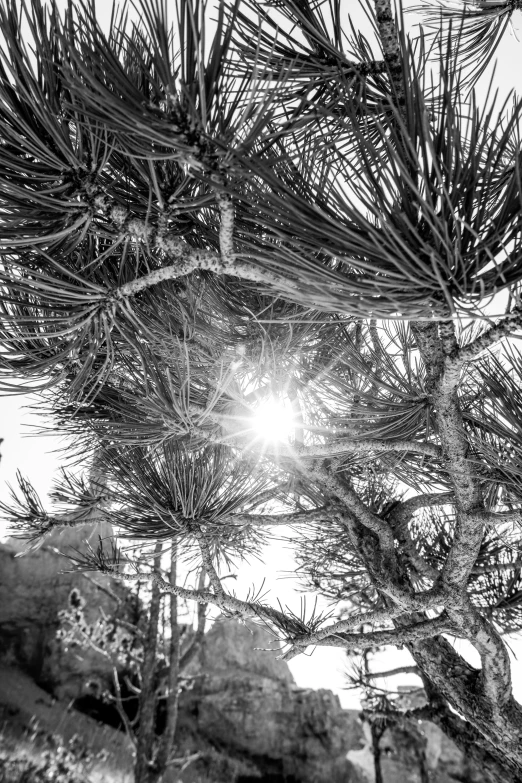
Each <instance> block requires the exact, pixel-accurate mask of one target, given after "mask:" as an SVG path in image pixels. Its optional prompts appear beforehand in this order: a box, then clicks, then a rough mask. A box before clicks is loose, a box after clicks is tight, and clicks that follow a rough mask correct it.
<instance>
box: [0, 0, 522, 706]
mask: <svg viewBox="0 0 522 783" xmlns="http://www.w3.org/2000/svg"><path fill="white" fill-rule="evenodd" d="M413 2H415V0H413ZM411 4H412V2H407V3H406V5H407V6H408V5H411ZM346 7H347V8H350V12H351V13H352V19H353V21H354V23H355V25H356V26H358V25H359V24H361V25H363V24H364V25H365V29H366V20H365V18H364V15H363V14H362V12H361V11H360V10H359V9H357V8H356V10H355V11H354V7H356V3H355V2H354V1H353V0H347V2H346ZM98 9H99V13H100V19H101V21H104V20H108V19H109V17H110V3H109V2H107V3H98ZM410 20H411V22H412V23H414V22H415V21H416V19H415V17H413V16H411V17H410ZM514 27H515V33H516V31H517V28H518V30H519V31H520V35H519V36H518V38H522V14H515V22H514ZM518 38H517V36H516V35H514V34H512V33H511V32H508V33H507V34H506V35H505V36H504V40H503V41H502V44H501V46H500V49H499V53H498V63H497V70H496V79H495V84H496V85H497V86H498V88H499V94H500V95H499V97H500V98H502V96H503V95H505V94H506V93H507V91H508V90H509V89H510V88H512V87H514V88H519V89H520V87H521V85H522V75H521V68H520V64H521V63H522V43H521V41H520V40H518ZM486 82H487V77H486V78H484V79H483V80H482V84H481V86H480V88H479V93H480V94H482V95H484V94H485V84H486ZM31 405H36V406H37V401H36V400H35V399H34V398H31V397H19V396H10V397H9V396H7V397H3V398H0V417H1V419H0V420H1V425H0V437H2V438H3V439H4V441H3V443H2V446H1V447H0V450H1V454H2V459H1V462H0V501H1V500H6V499H7V496H8V491H7V486H6V482H10V483H11V484H14V482H15V473H16V470H17V469H19V470H20V471H21V472H22V473H23V474H24V476H26V477H27V478H29V479H30V480H31V482H32V483H33V485H34V486H35V488H36V489H37V490H38V491H39V492H40V494H41V496H42V497H43V498H45V495H46V493H47V491H48V489H49V487H50V485H51V482H52V478H53V475H54V474H55V472H56V470H57V469H58V467H59V454H58V453H57V450H58V449H59V447H60V445H61V444H62V443H63V442H62V441H61V440H60V438H58V437H56V436H47V437H43V436H40V435H38V436H36V435H35V434H34V433H35V431H36V429H37V428H39V427H41V426H42V422H41V419H39V417H38V412H37V411H30V410H29V409H28V408H27V406H31ZM2 532H5V529H4V531H3V530H2V523H1V522H0V535H1V534H2ZM265 554H266V557H265V564H264V565H261V564H260V563H258V562H257V561H256V560H252V561H251V562H250V564H248V565H244V566H243V567H241V568H240V569H239V571H238V575H237V580H235V582H234V589H235V590H236V592H237V594H238V596H239V597H245V596H246V593H247V591H248V589H249V588H250V587H251V586H252V585H254V586H255V587H256V588H260V587H261V585H262V583H263V580H264V591H266V592H267V595H266V599H265V600H266V601H267V602H269V603H272V605H275V606H277V599H279V600H280V601H281V604H282V605H283V606H289V607H290V609H292V610H293V611H294V612H299V609H300V602H301V595H300V594H299V593H298V592H297V591H296V584H295V580H292V579H289V578H288V573H291V572H293V571H294V570H295V564H294V560H293V557H292V554H291V551H290V549H289V548H288V545H285V544H282V543H272V544H271V545H270V546H269V547H267V549H266V551H265ZM312 605H313V598H312V597H311V596H308V597H307V606H308V607H309V611H310V610H311V607H312ZM510 646H511V648H512V649H513V650H514V652H515V654H517V655H518V657H519V659H520V658H522V641H516V640H515V641H513V640H510ZM473 653H474V651H472V652H471V654H472V655H473ZM407 658H408V656H407V653H399V652H397V653H394V652H390V653H386V656H385V660H384V661H383V667H385V668H386V669H389V668H391V667H393V666H397V665H402V664H404V663H405V662H406V663H407V662H408V661H407ZM473 662H474V663H475V664H476V661H475V660H474V661H473ZM347 665H348V661H347V659H346V656H345V654H344V653H343V652H342V651H341V650H338V649H328V648H319V649H317V650H315V651H314V652H313V653H312V654H311V655H309V656H300V657H299V658H297V659H294V660H293V661H292V662H291V663H290V666H291V669H292V671H293V673H294V676H295V678H296V681H297V683H298V685H301V686H303V687H314V688H329V689H331V690H334V691H335V692H337V693H338V694H339V696H340V698H341V702H342V703H343V705H344V706H346V707H357V706H358V699H357V696H356V695H355V694H353V693H350V692H348V691H345V690H343V687H344V684H345V683H344V675H343V672H344V671H345V670H346V668H347ZM513 675H514V680H515V685H516V688H515V690H516V694H518V698H519V699H521V700H522V665H521V664H520V662H516V661H514V666H513ZM414 680H415V678H414V679H413V680H411V678H410V681H411V682H413V681H414ZM407 681H408V680H407V678H405V677H403V678H401V680H399V681H398V682H401V683H405V682H407ZM390 684H391V683H390ZM394 684H395V683H394Z"/></svg>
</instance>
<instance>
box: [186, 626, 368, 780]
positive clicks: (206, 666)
mask: <svg viewBox="0 0 522 783" xmlns="http://www.w3.org/2000/svg"><path fill="white" fill-rule="evenodd" d="M271 642H272V637H271V635H270V633H269V632H268V631H267V630H266V629H264V628H263V627H260V626H258V625H255V624H253V623H238V622H237V621H235V620H231V619H218V620H217V621H216V622H215V623H214V624H213V626H212V628H211V629H210V631H209V632H208V634H207V635H206V637H205V641H204V644H203V646H202V650H201V653H200V657H199V662H198V663H197V664H196V667H197V669H199V676H197V673H196V672H195V682H196V685H195V687H194V688H193V689H192V690H191V691H189V692H188V694H187V695H186V696H185V697H184V700H183V707H184V710H185V711H186V712H187V713H188V714H189V715H192V718H193V722H194V724H193V725H194V730H195V731H196V732H197V733H198V734H200V735H201V736H203V737H205V738H206V739H207V740H210V741H212V742H213V743H215V744H216V745H217V747H221V748H223V747H226V748H227V750H228V752H231V753H233V754H236V755H239V756H243V757H247V758H248V759H249V760H251V761H252V762H253V763H254V764H255V766H257V768H258V769H259V773H260V778H261V779H262V780H266V781H269V780H270V781H274V783H275V782H276V781H287V782H288V783H293V782H295V783H297V782H299V783H352V781H353V783H358V781H360V780H361V778H360V776H359V775H358V774H357V773H356V771H355V769H354V767H353V766H352V764H351V763H350V761H349V760H348V759H347V754H348V751H349V750H350V748H353V747H358V745H359V744H360V743H361V741H363V739H364V738H363V733H362V727H361V723H360V721H359V720H358V713H357V711H353V710H352V711H350V710H343V709H342V708H341V705H340V702H339V699H338V697H337V696H335V695H334V694H333V693H332V692H331V691H327V690H317V691H316V690H311V689H303V688H298V687H297V686H296V685H295V682H294V679H293V677H292V674H291V672H290V669H289V668H288V665H287V664H286V663H285V662H283V661H281V660H277V658H276V654H275V652H274V651H273V645H271Z"/></svg>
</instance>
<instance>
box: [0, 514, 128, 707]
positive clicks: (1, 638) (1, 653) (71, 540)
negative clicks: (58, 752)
mask: <svg viewBox="0 0 522 783" xmlns="http://www.w3.org/2000/svg"><path fill="white" fill-rule="evenodd" d="M71 533H72V531H71V532H70V531H67V530H66V531H64V535H63V534H62V536H61V537H60V539H58V540H56V541H50V542H49V544H48V545H46V546H44V547H42V548H41V549H38V550H36V551H29V552H27V553H26V554H24V555H23V556H22V557H20V556H19V554H20V552H21V551H23V547H22V545H21V542H19V541H16V540H13V539H11V540H9V541H8V542H7V543H6V544H2V545H1V546H0V660H2V661H3V662H4V663H7V664H16V665H17V666H19V667H21V668H22V669H23V670H24V671H26V672H28V673H29V674H30V675H31V676H32V678H33V679H34V681H35V682H36V683H38V684H39V685H41V686H43V687H44V688H46V689H48V690H50V691H52V693H53V694H54V695H55V696H57V697H59V698H64V699H69V700H72V699H77V698H80V697H81V696H83V695H85V694H86V691H88V689H89V683H91V682H97V683H103V685H107V684H109V683H110V682H111V681H112V670H111V667H110V664H109V662H108V661H106V660H105V659H104V658H103V657H102V656H100V655H98V654H97V653H96V652H94V651H89V650H84V649H82V650H81V654H80V651H79V650H77V649H69V650H67V651H66V650H65V649H64V646H63V645H62V644H61V643H60V642H59V641H58V639H57V631H58V629H59V627H60V619H59V615H60V612H62V611H63V610H66V609H70V608H71V601H72V600H74V597H75V595H77V596H81V603H82V604H83V610H82V611H83V612H84V614H85V619H86V621H87V622H88V623H95V622H96V621H97V620H98V619H99V617H100V612H105V613H106V614H107V615H109V616H114V614H115V612H118V614H119V616H120V617H122V618H126V619H128V620H129V621H130V622H136V620H137V617H136V602H135V600H134V598H133V597H132V596H131V595H130V594H129V592H128V591H127V590H126V589H125V587H124V586H123V585H121V584H120V583H118V582H116V581H115V580H112V579H110V578H108V577H106V576H104V575H103V574H92V575H91V574H81V573H70V572H69V573H67V572H66V569H68V568H70V563H69V561H68V560H67V559H66V558H65V557H63V555H61V554H60V553H59V551H58V549H57V548H56V544H59V545H60V548H61V549H64V550H65V548H66V547H67V546H77V547H80V546H81V545H82V543H83V538H85V536H86V534H87V533H92V525H91V526H89V529H88V530H87V533H86V532H84V533H83V536H82V531H81V528H80V529H75V531H74V536H72V535H71ZM67 534H69V535H67ZM53 543H54V544H55V546H53ZM73 591H74V592H73Z"/></svg>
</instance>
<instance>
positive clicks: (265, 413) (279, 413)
mask: <svg viewBox="0 0 522 783" xmlns="http://www.w3.org/2000/svg"><path fill="white" fill-rule="evenodd" d="M294 428H295V420H294V412H293V410H292V406H291V405H290V404H289V403H286V402H284V401H283V400H278V399H275V398H273V397H272V398H270V399H269V400H266V401H265V402H263V403H262V404H261V405H260V406H259V407H258V408H257V409H256V410H255V412H254V417H253V429H254V431H255V432H256V435H257V436H258V437H259V438H262V439H263V440H264V441H267V442H268V441H271V442H274V441H285V440H288V438H289V437H290V435H291V434H292V431H293V430H294Z"/></svg>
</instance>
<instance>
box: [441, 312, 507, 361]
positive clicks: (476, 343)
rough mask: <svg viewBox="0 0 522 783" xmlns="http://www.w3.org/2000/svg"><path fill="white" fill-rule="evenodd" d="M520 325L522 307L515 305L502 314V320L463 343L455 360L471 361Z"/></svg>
mask: <svg viewBox="0 0 522 783" xmlns="http://www.w3.org/2000/svg"><path fill="white" fill-rule="evenodd" d="M521 327H522V309H521V308H520V307H516V308H515V309H514V310H512V311H511V312H510V313H508V314H507V315H505V316H504V318H503V320H502V321H501V322H500V323H498V324H495V326H492V327H491V328H490V329H488V330H487V332H485V333H484V334H483V335H481V336H480V337H477V339H476V340H473V342H471V343H468V345H464V346H463V347H462V348H461V349H460V350H459V352H458V354H457V357H456V360H457V361H459V362H460V363H462V362H471V361H473V359H476V358H478V357H479V356H480V354H481V353H482V352H483V351H486V350H487V349H488V348H491V346H492V345H495V343H498V341H499V340H502V338H503V337H508V336H509V335H510V334H512V333H513V332H516V331H517V330H518V329H520V328H521Z"/></svg>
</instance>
